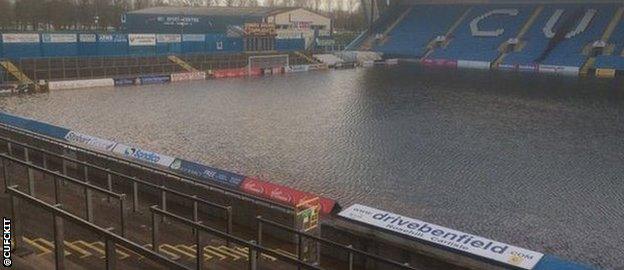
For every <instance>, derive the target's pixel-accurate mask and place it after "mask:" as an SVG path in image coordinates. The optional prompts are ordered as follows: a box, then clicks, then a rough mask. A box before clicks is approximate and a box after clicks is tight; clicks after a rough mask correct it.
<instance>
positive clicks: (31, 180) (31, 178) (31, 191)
mask: <svg viewBox="0 0 624 270" xmlns="http://www.w3.org/2000/svg"><path fill="white" fill-rule="evenodd" d="M24 160H25V161H26V163H27V164H28V165H32V162H30V154H29V151H28V148H27V147H24ZM28 165H26V172H27V173H28V195H30V196H33V197H34V196H35V172H34V171H33V170H32V168H30V167H29V166H28Z"/></svg>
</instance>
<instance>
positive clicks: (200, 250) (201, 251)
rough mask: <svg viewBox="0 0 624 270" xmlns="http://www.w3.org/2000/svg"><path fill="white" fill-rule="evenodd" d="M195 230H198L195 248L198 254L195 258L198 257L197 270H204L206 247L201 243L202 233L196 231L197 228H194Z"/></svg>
mask: <svg viewBox="0 0 624 270" xmlns="http://www.w3.org/2000/svg"><path fill="white" fill-rule="evenodd" d="M193 229H194V230H196V234H195V247H196V248H197V250H196V252H197V253H196V254H195V256H197V257H196V259H197V270H202V269H204V246H203V245H202V241H201V231H200V230H197V229H195V227H193Z"/></svg>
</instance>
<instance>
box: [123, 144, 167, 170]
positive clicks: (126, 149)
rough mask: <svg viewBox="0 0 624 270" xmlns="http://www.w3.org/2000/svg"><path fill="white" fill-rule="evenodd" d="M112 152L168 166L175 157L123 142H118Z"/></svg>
mask: <svg viewBox="0 0 624 270" xmlns="http://www.w3.org/2000/svg"><path fill="white" fill-rule="evenodd" d="M113 153H116V154H120V155H122V156H126V157H131V158H135V159H138V160H141V161H144V162H147V163H153V164H158V165H161V166H165V167H167V168H168V167H169V165H171V163H173V160H174V159H175V158H173V157H170V156H165V155H161V154H158V153H154V152H150V151H146V150H142V149H139V148H135V147H130V146H128V145H125V144H121V143H118V144H117V145H116V146H115V148H113Z"/></svg>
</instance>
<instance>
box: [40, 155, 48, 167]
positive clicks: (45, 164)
mask: <svg viewBox="0 0 624 270" xmlns="http://www.w3.org/2000/svg"><path fill="white" fill-rule="evenodd" d="M41 155H42V156H43V168H44V169H46V170H47V169H48V154H46V153H41Z"/></svg>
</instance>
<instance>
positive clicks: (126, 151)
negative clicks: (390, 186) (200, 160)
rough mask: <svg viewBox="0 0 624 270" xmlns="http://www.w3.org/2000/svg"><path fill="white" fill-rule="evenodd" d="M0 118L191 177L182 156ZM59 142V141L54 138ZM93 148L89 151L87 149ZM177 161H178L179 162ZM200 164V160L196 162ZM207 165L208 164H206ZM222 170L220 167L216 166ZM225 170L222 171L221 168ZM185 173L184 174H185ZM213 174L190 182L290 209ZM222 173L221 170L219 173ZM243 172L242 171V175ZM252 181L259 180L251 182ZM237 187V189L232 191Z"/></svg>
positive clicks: (327, 208) (328, 203) (329, 203)
mask: <svg viewBox="0 0 624 270" xmlns="http://www.w3.org/2000/svg"><path fill="white" fill-rule="evenodd" d="M0 122H1V123H4V124H8V125H12V126H14V127H17V128H23V129H26V130H28V131H31V132H32V131H34V132H39V131H41V133H42V134H43V135H49V136H51V137H53V138H55V139H57V140H63V141H66V142H73V143H75V145H76V144H77V145H82V146H87V147H93V146H94V145H96V146H100V147H98V148H95V149H97V150H99V151H102V150H103V149H102V148H104V149H106V150H104V151H111V152H113V153H116V154H119V155H120V156H123V157H126V158H131V159H134V160H137V161H141V162H143V163H145V164H152V165H157V166H160V167H162V168H164V169H156V168H155V167H153V166H149V167H146V165H142V166H143V167H145V168H149V169H150V170H151V171H154V170H156V171H157V172H159V173H165V174H170V175H171V174H173V175H174V176H176V177H178V178H184V179H190V178H189V177H188V174H189V171H191V170H186V169H182V166H181V165H182V163H181V161H182V160H181V159H177V160H180V163H176V164H175V166H173V168H171V165H174V163H175V162H174V161H176V159H175V158H173V157H168V156H165V155H161V154H158V153H154V152H151V151H147V150H143V149H139V148H136V147H130V146H127V145H124V144H120V143H117V144H115V145H114V147H113V148H112V150H109V149H110V147H111V145H112V143H114V142H112V141H108V140H104V139H99V138H96V137H94V136H88V137H82V138H78V137H77V136H76V134H80V133H72V134H73V135H71V136H69V138H72V137H73V138H75V139H73V140H68V139H67V138H66V137H68V135H69V134H70V132H71V131H70V130H68V129H65V128H61V127H56V126H52V125H49V124H45V123H42V122H38V121H35V120H31V119H25V118H21V117H17V116H13V115H10V114H6V113H0ZM57 143H58V141H57ZM81 150H86V149H84V148H81ZM89 152H92V151H89ZM98 155H102V153H101V152H98ZM106 156H107V158H111V157H110V156H108V155H106ZM188 163H189V164H192V163H191V162H188ZM178 164H179V165H178ZM196 165H199V164H196ZM178 166H179V168H178V169H175V168H176V167H178ZM195 168H201V167H199V166H196V167H195ZM206 168H209V167H207V166H206ZM172 171H174V172H175V173H172ZM219 171H222V170H219ZM222 172H225V171H222ZM184 174H187V175H184ZM215 175H216V176H219V174H206V175H205V177H200V178H199V179H198V178H192V179H190V180H191V181H193V182H199V183H202V184H207V185H210V186H214V187H217V186H218V187H220V188H223V189H227V191H228V192H232V193H236V194H245V196H246V197H249V198H251V199H252V200H257V201H263V202H265V203H269V204H271V205H275V204H276V202H277V204H278V205H281V207H282V208H284V205H288V207H287V209H285V210H286V211H292V210H291V209H292V203H288V201H284V200H280V199H278V198H274V197H266V196H265V195H264V194H263V195H261V196H258V195H260V194H258V192H254V191H251V190H244V189H242V188H241V186H242V185H243V183H242V181H241V182H240V185H239V186H236V185H231V184H229V185H228V184H227V183H224V181H223V179H220V178H216V177H215ZM221 175H224V174H221ZM233 175H238V174H233ZM241 176H242V175H241ZM252 183H258V182H252ZM261 183H262V184H264V183H268V182H264V181H261ZM267 185H269V186H271V184H270V183H268V184H267ZM271 187H278V188H280V189H284V190H288V191H289V192H291V193H292V194H296V197H297V198H303V197H302V196H300V194H305V195H306V196H313V194H310V193H307V192H302V191H299V190H296V189H292V188H287V187H280V186H277V185H273V186H271ZM235 190H236V191H235ZM237 190H241V191H237ZM321 201H322V203H323V202H325V203H324V207H323V210H324V212H325V213H329V212H331V211H332V210H333V208H335V207H336V205H337V203H336V202H335V201H334V200H331V199H326V198H323V199H322V200H321ZM295 203H296V202H295Z"/></svg>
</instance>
